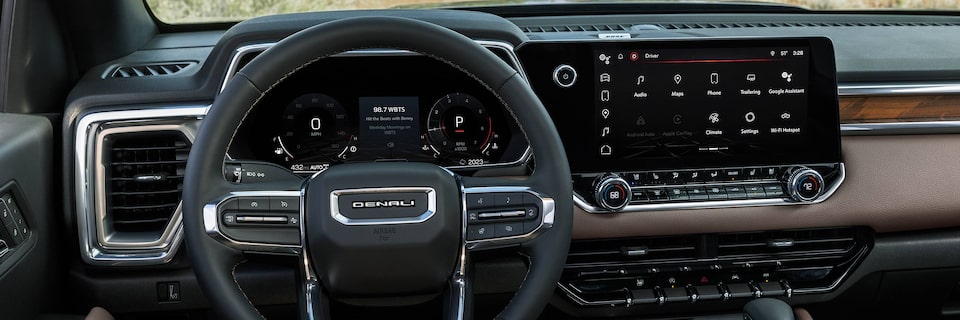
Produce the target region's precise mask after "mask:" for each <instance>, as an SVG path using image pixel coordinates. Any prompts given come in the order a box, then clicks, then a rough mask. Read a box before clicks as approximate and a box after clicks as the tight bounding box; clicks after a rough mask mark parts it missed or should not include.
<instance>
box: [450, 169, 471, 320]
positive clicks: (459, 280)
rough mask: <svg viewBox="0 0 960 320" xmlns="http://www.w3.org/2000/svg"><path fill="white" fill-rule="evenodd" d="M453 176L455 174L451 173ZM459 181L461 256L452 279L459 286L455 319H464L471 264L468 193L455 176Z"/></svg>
mask: <svg viewBox="0 0 960 320" xmlns="http://www.w3.org/2000/svg"><path fill="white" fill-rule="evenodd" d="M451 174H453V173H452V172H451ZM454 177H456V179H457V185H458V186H459V188H460V195H461V197H460V214H461V219H460V256H459V257H458V258H457V266H456V269H454V271H453V276H451V277H450V280H451V283H452V285H456V286H457V288H456V289H457V310H456V314H455V318H454V319H464V317H466V312H467V311H466V310H467V281H468V280H469V277H468V276H467V266H469V262H468V261H467V259H468V258H469V255H467V250H469V249H468V248H467V197H466V191H465V189H464V187H463V181H462V180H461V178H460V177H459V176H457V175H454Z"/></svg>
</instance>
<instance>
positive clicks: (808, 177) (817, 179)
mask: <svg viewBox="0 0 960 320" xmlns="http://www.w3.org/2000/svg"><path fill="white" fill-rule="evenodd" d="M787 194H789V195H790V197H791V198H793V200H796V201H800V202H812V201H814V200H816V199H817V197H819V196H820V195H821V194H823V176H821V175H820V173H819V172H817V171H816V170H813V169H810V168H807V167H799V168H795V169H793V170H791V172H790V175H789V176H787Z"/></svg>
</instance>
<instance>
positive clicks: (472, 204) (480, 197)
mask: <svg viewBox="0 0 960 320" xmlns="http://www.w3.org/2000/svg"><path fill="white" fill-rule="evenodd" d="M495 198H496V197H495V195H494V194H493V193H468V194H467V208H489V207H493V206H494V204H495V203H496V199H495Z"/></svg>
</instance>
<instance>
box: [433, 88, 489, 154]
mask: <svg viewBox="0 0 960 320" xmlns="http://www.w3.org/2000/svg"><path fill="white" fill-rule="evenodd" d="M492 121H493V120H492V119H491V118H490V115H489V114H488V113H487V110H486V108H484V106H483V104H482V103H480V100H478V99H477V98H474V97H473V96H471V95H468V94H464V93H451V94H448V95H446V96H443V97H442V98H440V99H439V100H437V101H436V102H434V104H433V107H432V108H431V109H430V114H429V116H428V117H427V133H428V138H429V140H430V144H431V145H432V146H433V147H434V148H435V149H436V150H437V151H438V152H440V153H445V152H453V153H460V154H470V155H480V154H483V153H485V151H486V149H487V148H488V147H489V146H490V142H491V140H492V138H493V135H494V133H493V128H492V126H493V122H492Z"/></svg>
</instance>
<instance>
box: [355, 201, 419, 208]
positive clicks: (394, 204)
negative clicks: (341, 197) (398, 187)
mask: <svg viewBox="0 0 960 320" xmlns="http://www.w3.org/2000/svg"><path fill="white" fill-rule="evenodd" d="M415 205H416V203H415V202H414V200H385V201H354V202H353V203H352V204H351V206H353V208H357V209H358V208H398V207H413V206H415Z"/></svg>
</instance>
